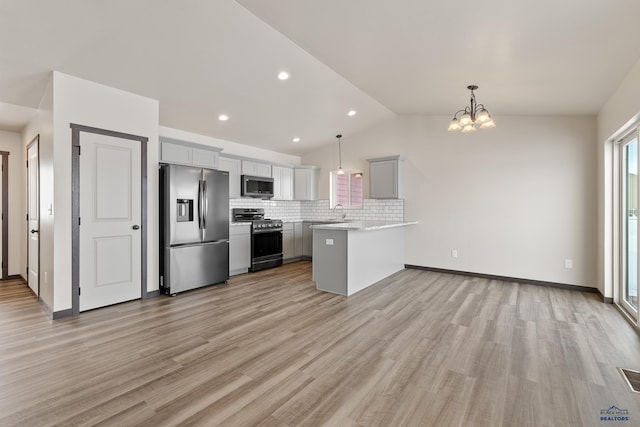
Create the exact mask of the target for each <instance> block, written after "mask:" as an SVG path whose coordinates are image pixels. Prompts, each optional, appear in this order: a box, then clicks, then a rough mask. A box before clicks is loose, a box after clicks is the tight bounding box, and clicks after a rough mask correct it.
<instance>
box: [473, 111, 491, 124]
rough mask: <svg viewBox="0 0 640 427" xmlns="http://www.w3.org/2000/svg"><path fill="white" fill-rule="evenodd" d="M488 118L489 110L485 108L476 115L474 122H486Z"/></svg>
mask: <svg viewBox="0 0 640 427" xmlns="http://www.w3.org/2000/svg"><path fill="white" fill-rule="evenodd" d="M489 120H490V117H489V112H488V111H487V110H482V111H480V112H479V113H478V115H477V116H476V123H486V122H488V121H489Z"/></svg>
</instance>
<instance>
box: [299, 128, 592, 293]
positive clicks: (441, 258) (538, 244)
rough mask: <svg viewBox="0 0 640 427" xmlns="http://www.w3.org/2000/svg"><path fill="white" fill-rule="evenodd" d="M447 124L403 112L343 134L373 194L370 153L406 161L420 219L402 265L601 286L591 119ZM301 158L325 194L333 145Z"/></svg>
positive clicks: (411, 215) (348, 156)
mask: <svg viewBox="0 0 640 427" xmlns="http://www.w3.org/2000/svg"><path fill="white" fill-rule="evenodd" d="M449 120H450V117H433V116H431V117H424V116H401V117H398V118H395V119H392V120H390V121H387V122H385V123H381V124H380V125H378V126H376V127H374V128H372V129H369V130H367V131H365V132H363V133H361V134H358V135H345V136H344V137H343V139H342V147H343V155H342V159H343V160H342V163H343V167H344V168H345V169H361V170H363V171H364V172H365V183H364V185H365V188H366V189H367V191H368V172H369V170H368V163H367V162H366V161H365V159H366V158H372V157H380V156H385V155H395V154H399V155H402V156H404V157H406V161H405V176H404V183H405V217H406V219H407V220H410V221H413V220H416V221H419V222H420V224H419V225H418V226H413V227H412V228H411V230H410V232H409V233H407V240H406V255H405V257H406V259H405V262H406V263H407V264H415V265H420V266H428V267H437V268H445V269H452V270H458V271H468V272H475V273H484V274H494V275H500V276H508V277H515V278H525V279H533V280H542V281H549V282H558V283H565V284H571V285H579V286H590V287H595V286H596V283H597V282H596V233H595V229H596V191H595V188H596V172H595V170H596V152H595V147H596V142H595V141H596V138H595V136H596V120H595V117H517V116H505V117H496V123H497V127H496V128H495V129H491V130H479V131H477V132H475V133H474V134H460V133H451V132H447V130H446V128H447V125H448V122H449ZM302 161H303V163H305V164H316V165H319V166H321V167H322V172H321V186H320V197H321V198H327V197H328V171H329V170H331V169H337V165H338V156H337V148H336V144H332V145H331V146H330V147H329V148H325V149H321V150H318V151H315V152H313V153H309V154H308V155H305V156H303V157H302ZM452 249H456V250H457V251H458V258H455V259H454V258H452V257H451V250H452ZM565 259H572V260H573V268H572V269H566V268H565Z"/></svg>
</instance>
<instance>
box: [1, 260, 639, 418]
mask: <svg viewBox="0 0 640 427" xmlns="http://www.w3.org/2000/svg"><path fill="white" fill-rule="evenodd" d="M310 275H311V268H310V264H309V263H306V262H300V263H294V264H289V265H286V266H283V267H282V268H278V269H273V270H267V271H264V272H260V273H254V274H247V275H243V276H238V277H234V278H232V280H231V281H230V283H229V284H228V285H222V286H216V287H209V288H205V289H199V290H196V291H192V292H187V293H184V294H180V295H178V296H177V297H173V298H170V297H165V296H162V297H158V298H153V299H150V300H147V301H134V302H130V303H125V304H120V305H117V306H113V307H108V308H105V309H99V310H95V311H91V312H87V313H83V314H81V315H80V316H79V317H76V318H65V319H60V320H56V321H50V320H48V319H47V318H46V317H45V315H44V314H43V312H42V311H41V309H40V307H39V305H38V303H37V302H36V300H35V298H34V297H33V296H32V295H31V294H30V293H29V291H28V289H27V287H26V286H25V285H23V284H21V283H19V282H5V283H0V425H1V426H30V427H31V426H51V425H61V426H73V425H115V426H129V425H136V426H137V425H140V426H165V425H166V426H174V425H221V426H243V427H244V426H253V425H260V426H291V427H293V426H296V427H297V426H323V425H326V426H339V427H342V426H346V427H349V426H465V427H466V426H488V427H489V426H490V427H494V426H519V427H520V426H536V427H538V426H563V427H564V426H597V425H614V424H615V425H628V426H637V425H640V395H638V394H633V393H631V392H630V391H628V389H627V388H626V385H625V384H624V383H623V381H622V379H621V376H620V375H619V373H618V372H617V371H616V367H617V366H622V367H627V368H631V369H636V370H640V340H639V339H638V335H637V334H636V333H635V332H634V331H633V329H632V328H631V327H630V326H629V325H628V324H627V323H626V322H625V321H624V320H623V319H622V317H621V316H620V314H619V313H617V312H616V310H615V308H614V307H613V306H612V305H606V304H603V303H601V302H600V301H599V300H598V297H597V295H596V294H590V293H580V292H571V291H565V290H558V289H550V288H543V287H537V286H531V285H520V284H516V283H505V282H499V281H489V280H485V279H476V278H467V277H462V276H453V275H446V274H440V273H433V272H425V271H417V270H406V271H402V272H400V273H397V274H395V275H394V276H392V277H391V278H388V279H386V280H384V281H382V282H381V283H379V284H378V285H376V286H374V287H372V288H369V289H367V290H365V291H362V292H360V293H358V294H356V295H354V296H353V297H349V299H346V298H344V297H340V296H334V295H331V294H327V293H322V292H317V291H316V290H315V288H314V285H313V282H311V280H310ZM611 405H616V406H617V407H618V408H621V409H626V410H628V411H629V416H630V418H631V420H630V421H629V422H623V423H611V422H603V423H601V422H600V410H602V409H607V408H609V407H610V406H611Z"/></svg>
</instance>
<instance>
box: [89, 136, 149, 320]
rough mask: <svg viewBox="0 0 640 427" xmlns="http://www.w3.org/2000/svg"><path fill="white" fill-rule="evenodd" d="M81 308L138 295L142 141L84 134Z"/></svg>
mask: <svg viewBox="0 0 640 427" xmlns="http://www.w3.org/2000/svg"><path fill="white" fill-rule="evenodd" d="M80 148H81V154H80V260H79V261H80V311H85V310H90V309H92V308H97V307H103V306H106V305H110V304H116V303H119V302H123V301H129V300H132V299H138V298H141V296H142V290H141V283H140V281H141V276H140V274H141V264H142V261H141V232H140V224H141V202H140V197H141V190H140V184H141V178H140V143H139V142H138V141H132V140H127V139H121V138H115V137H111V136H105V135H98V134H93V133H82V134H81V137H80Z"/></svg>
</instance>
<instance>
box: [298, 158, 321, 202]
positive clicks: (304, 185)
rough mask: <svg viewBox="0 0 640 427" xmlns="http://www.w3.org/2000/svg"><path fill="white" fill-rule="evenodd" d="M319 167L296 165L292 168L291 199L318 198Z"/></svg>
mask: <svg viewBox="0 0 640 427" xmlns="http://www.w3.org/2000/svg"><path fill="white" fill-rule="evenodd" d="M319 182H320V169H319V168H318V167H317V166H296V167H294V168H293V199H294V200H318V183H319Z"/></svg>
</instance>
